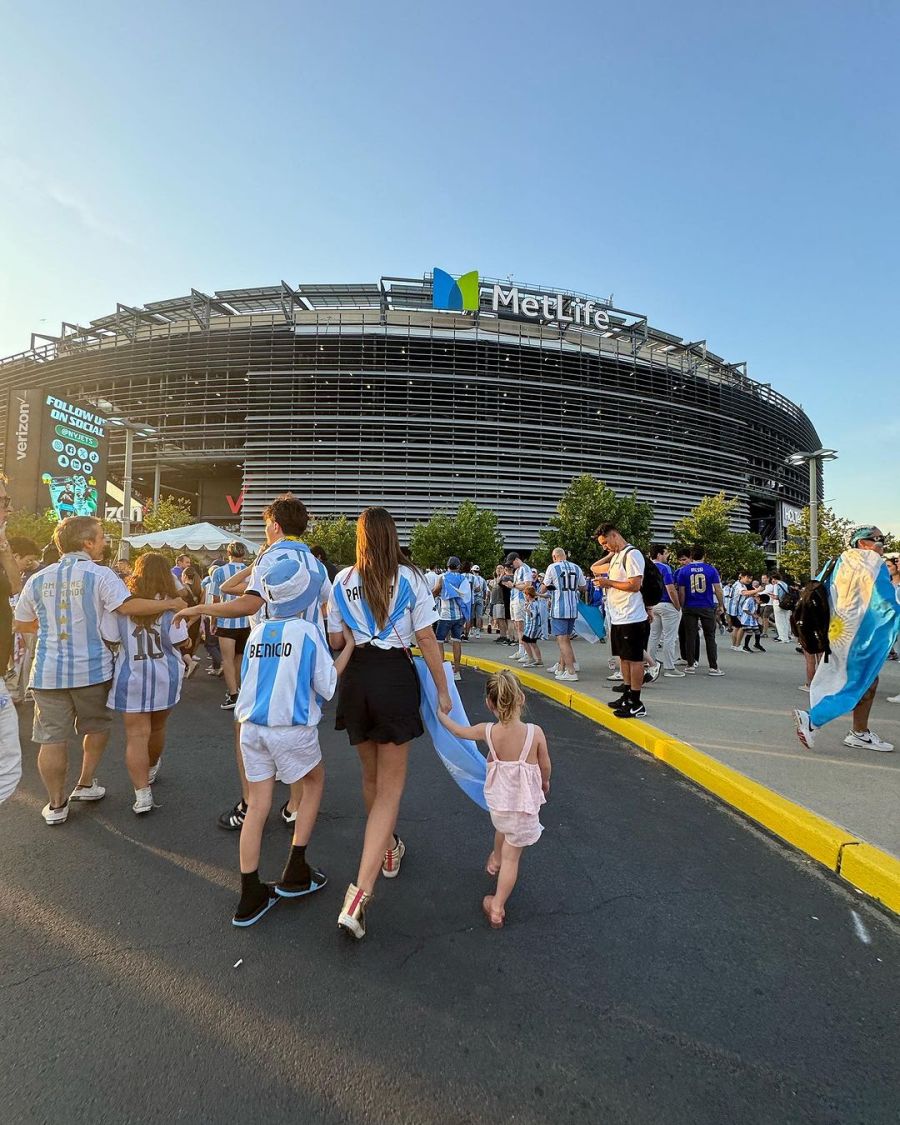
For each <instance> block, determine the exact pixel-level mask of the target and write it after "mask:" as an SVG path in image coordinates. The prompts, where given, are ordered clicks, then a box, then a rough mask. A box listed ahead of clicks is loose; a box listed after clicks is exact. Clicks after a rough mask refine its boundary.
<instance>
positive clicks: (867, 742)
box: [844, 730, 894, 753]
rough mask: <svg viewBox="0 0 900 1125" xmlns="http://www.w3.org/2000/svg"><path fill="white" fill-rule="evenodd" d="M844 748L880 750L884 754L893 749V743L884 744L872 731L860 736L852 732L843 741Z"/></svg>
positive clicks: (864, 732) (856, 732)
mask: <svg viewBox="0 0 900 1125" xmlns="http://www.w3.org/2000/svg"><path fill="white" fill-rule="evenodd" d="M844 745H845V746H862V747H863V748H864V749H866V750H882V751H884V752H885V753H887V752H889V751H891V750H893V749H894V744H893V742H884V741H883V740H882V739H880V738H879V737H878V735H877V734H876V733H875V731H873V730H866V731H863V732H862V734H860V733H859V732H858V731H855V730H852V731H850V733H849V734H848V735H847V737H846V738H845V739H844Z"/></svg>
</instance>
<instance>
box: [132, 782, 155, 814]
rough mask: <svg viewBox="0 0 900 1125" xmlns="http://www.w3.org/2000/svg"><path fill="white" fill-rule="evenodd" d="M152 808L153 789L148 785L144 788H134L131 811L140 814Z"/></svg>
mask: <svg viewBox="0 0 900 1125" xmlns="http://www.w3.org/2000/svg"><path fill="white" fill-rule="evenodd" d="M152 808H153V790H152V789H151V788H150V786H149V785H148V786H147V788H146V789H135V791H134V804H133V805H132V806H131V811H132V812H133V813H137V814H138V815H140V814H141V813H146V812H150V810H151V809H152Z"/></svg>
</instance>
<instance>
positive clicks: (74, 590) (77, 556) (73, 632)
mask: <svg viewBox="0 0 900 1125" xmlns="http://www.w3.org/2000/svg"><path fill="white" fill-rule="evenodd" d="M53 539H54V541H55V543H56V546H57V548H58V549H59V553H60V559H59V562H55V563H51V564H50V565H49V566H46V567H44V569H43V570H39V571H38V572H37V573H36V574H33V575H32V576H31V578H29V579H28V581H27V582H26V583H25V588H24V589H23V590H22V593H21V594H20V595H19V600H18V601H17V602H16V626H15V627H16V629H17V630H18V631H19V632H20V633H37V645H36V646H35V654H34V663H33V664H32V667H31V681H30V687H31V690H32V692H33V693H34V734H33V738H34V741H35V742H38V743H40V747H41V749H40V751H39V753H38V770H39V771H40V774H41V780H42V781H43V783H44V787H45V788H46V790H47V797H48V798H49V799H48V802H47V804H46V805H45V806H44V808H43V809H42V810H41V815H42V816H43V818H44V820H45V822H46V823H47V824H50V825H55V824H64V823H65V821H66V819H67V818H68V815H69V802H70V801H99V800H100V798H101V797H104V796H105V795H106V790H105V789H104V788H103V786H102V785H99V784H98V783H97V779H96V777H95V776H94V774H95V771H96V769H97V765H98V764H99V762H100V759H101V758H102V756H103V751H104V750H105V749H106V743H107V740H108V739H109V728H110V720H111V717H112V712H111V711H109V710H107V707H106V698H107V695H108V694H109V685H110V681H111V680H112V674H113V657H112V653H111V651H110V650H109V648H108V647H107V646H106V644H105V642H104V640H103V637H102V636H101V632H100V625H101V621H102V618H103V616H104V614H110V613H121V614H124V615H127V616H129V617H143V616H149V615H151V614H153V615H156V614H159V613H163V612H165V611H166V610H180V609H184V608H185V606H184V602H183V601H182V600H181V599H180V598H165V599H163V600H161V601H158V600H155V599H153V598H133V597H132V596H131V594H130V593H129V592H128V587H127V586H126V585H125V583H124V582H123V581H122V579H121V578H119V576H118V575H117V574H115V573H113V571H112V570H111V569H110V568H109V567H108V566H100V565H99V564H100V560H101V559H102V558H103V553H104V551H105V549H106V539H105V537H104V534H103V524H102V523H101V522H100V520H98V519H96V518H95V517H94V516H70V517H69V518H68V519H65V520H63V521H62V523H61V524H60V525H59V526H58V527H57V529H56V531H55V532H54V533H53ZM74 735H78V736H79V737H80V738H81V739H82V749H83V757H82V762H81V775H80V777H79V778H78V784H77V785H76V786H75V788H74V789H73V790H72V792H71V793H70V794H69V796H68V797H66V795H65V789H66V774H67V772H68V768H69V749H68V744H69V739H70V738H72V737H73V736H74Z"/></svg>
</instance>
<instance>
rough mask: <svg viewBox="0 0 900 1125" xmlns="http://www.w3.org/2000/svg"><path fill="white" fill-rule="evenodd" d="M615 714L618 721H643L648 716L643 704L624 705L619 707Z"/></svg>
mask: <svg viewBox="0 0 900 1125" xmlns="http://www.w3.org/2000/svg"><path fill="white" fill-rule="evenodd" d="M613 714H614V715H615V716H616V718H617V719H642V718H643V717H644V715H646V714H647V708H646V707H645V706H644V704H643V702H641V703H624V702H623V704H622V706H621V707H617V708H616V710H615V711H613Z"/></svg>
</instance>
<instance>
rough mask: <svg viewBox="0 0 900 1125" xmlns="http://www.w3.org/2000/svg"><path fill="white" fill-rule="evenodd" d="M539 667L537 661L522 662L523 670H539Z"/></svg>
mask: <svg viewBox="0 0 900 1125" xmlns="http://www.w3.org/2000/svg"><path fill="white" fill-rule="evenodd" d="M537 666H538V662H537V661H536V660H523V661H522V667H523V668H537Z"/></svg>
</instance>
